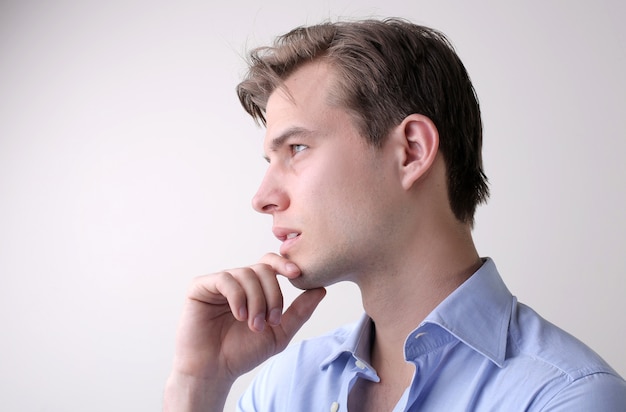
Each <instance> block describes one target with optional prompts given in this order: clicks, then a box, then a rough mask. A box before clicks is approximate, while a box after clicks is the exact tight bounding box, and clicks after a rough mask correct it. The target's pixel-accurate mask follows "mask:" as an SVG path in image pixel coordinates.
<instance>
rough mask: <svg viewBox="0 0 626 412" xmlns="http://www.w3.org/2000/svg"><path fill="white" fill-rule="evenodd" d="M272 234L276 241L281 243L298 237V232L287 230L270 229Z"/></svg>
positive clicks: (280, 228)
mask: <svg viewBox="0 0 626 412" xmlns="http://www.w3.org/2000/svg"><path fill="white" fill-rule="evenodd" d="M272 232H273V233H274V236H276V239H278V240H280V241H281V242H285V241H287V240H292V239H295V238H297V237H298V236H300V232H299V231H297V230H295V229H289V228H282V227H274V228H273V229H272Z"/></svg>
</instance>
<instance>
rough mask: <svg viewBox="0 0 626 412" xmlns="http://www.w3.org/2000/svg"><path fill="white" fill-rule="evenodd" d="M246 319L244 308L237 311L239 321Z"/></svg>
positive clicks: (246, 314)
mask: <svg viewBox="0 0 626 412" xmlns="http://www.w3.org/2000/svg"><path fill="white" fill-rule="evenodd" d="M246 319H248V311H247V310H246V307H245V306H244V307H242V308H241V309H239V320H246Z"/></svg>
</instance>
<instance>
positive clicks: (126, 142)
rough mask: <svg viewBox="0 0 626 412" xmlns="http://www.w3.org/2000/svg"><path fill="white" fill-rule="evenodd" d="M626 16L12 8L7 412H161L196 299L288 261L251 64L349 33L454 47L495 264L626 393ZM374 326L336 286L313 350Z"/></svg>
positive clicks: (6, 76)
mask: <svg viewBox="0 0 626 412" xmlns="http://www.w3.org/2000/svg"><path fill="white" fill-rule="evenodd" d="M313 3H315V4H313ZM624 4H626V3H624V2H621V1H619V0H614V1H608V0H605V1H594V2H591V1H587V2H584V1H564V0H563V1H551V0H547V1H540V0H534V1H517V2H514V1H512V2H499V1H491V2H489V1H473V2H466V1H461V0H459V1H437V2H435V1H431V2H426V1H417V0H413V1H410V2H409V1H406V0H385V1H363V0H342V1H334V2H330V1H319V2H308V3H298V2H295V1H276V0H266V1H262V2H255V1H252V0H231V1H228V2H212V1H199V0H198V1H180V2H160V1H150V2H148V1H146V2H142V3H139V2H132V1H120V2H116V1H112V2H108V1H97V2H96V1H92V2H86V1H74V2H70V1H28V0H25V1H7V0H4V1H2V2H0V327H1V332H0V333H1V339H0V410H3V411H29V412H30V411H77V412H78V411H156V410H159V409H160V408H161V398H162V391H163V385H164V382H165V380H166V377H167V374H168V370H169V367H170V362H171V357H172V353H173V339H174V332H175V328H176V322H177V319H178V316H179V314H180V309H181V304H182V301H183V298H184V295H185V291H186V288H187V286H188V285H189V282H190V281H191V279H192V278H193V277H194V276H196V275H201V274H205V273H209V272H213V271H217V270H220V269H224V268H229V267H233V266H240V265H245V264H249V263H253V262H255V261H256V260H257V259H258V258H260V257H261V256H262V255H263V254H264V253H266V252H268V251H275V250H276V249H277V246H278V242H277V241H276V240H275V239H274V238H273V236H272V235H271V233H270V226H271V222H270V219H269V218H268V217H266V216H260V215H257V214H256V213H255V212H253V211H252V209H251V207H250V198H251V197H252V195H253V193H254V191H255V189H256V186H257V184H258V183H259V182H260V179H261V176H262V173H263V171H264V169H265V162H264V161H263V160H262V157H261V154H262V153H261V139H262V136H263V130H262V129H260V128H258V127H256V126H255V124H254V123H253V121H252V120H251V119H250V118H249V117H247V115H246V114H245V113H244V112H243V110H242V109H241V108H240V106H239V103H238V101H237V98H236V95H235V93H234V88H235V85H236V84H237V82H238V81H239V79H240V78H241V75H242V73H243V71H244V68H245V65H244V62H243V59H242V56H243V55H244V54H245V51H246V50H247V49H249V48H250V47H252V46H256V45H261V44H265V43H267V42H268V41H269V40H270V39H272V38H273V37H274V35H277V34H280V33H283V32H285V31H286V30H288V29H291V28H292V27H295V26H297V25H302V24H306V23H317V22H319V21H321V20H323V19H327V18H332V19H336V18H337V17H350V18H356V17H369V16H374V17H386V16H400V17H405V18H408V19H410V20H412V21H414V22H416V23H422V24H426V25H430V26H433V27H436V28H438V29H441V30H442V31H444V32H445V33H446V34H448V36H449V37H450V38H451V39H452V41H453V43H454V44H455V46H456V48H457V51H458V53H459V55H460V56H461V58H462V59H463V60H464V62H465V64H466V66H467V68H468V71H469V72H470V75H471V76H472V79H473V81H474V85H475V87H476V89H477V92H478V95H479V98H480V101H481V104H482V109H483V116H484V124H485V148H484V153H485V167H486V172H487V174H488V176H489V177H490V181H491V190H492V198H491V201H490V202H489V204H488V205H487V206H483V207H482V208H480V210H479V213H478V216H477V225H476V230H475V237H476V242H477V245H478V248H479V251H480V253H481V254H482V255H484V256H491V257H493V258H494V259H495V261H496V264H497V265H498V267H499V269H500V271H501V272H502V274H503V277H504V278H505V281H506V282H507V284H508V285H509V287H510V289H511V290H512V291H513V293H514V294H516V295H517V296H518V297H519V299H520V300H521V301H523V302H526V303H528V304H530V305H531V306H533V307H534V308H535V309H537V310H538V311H539V312H540V313H542V314H543V315H544V316H545V317H547V318H548V319H550V320H552V321H553V322H555V323H557V324H558V325H560V326H561V327H563V328H564V329H566V330H567V331H569V332H571V333H573V334H575V335H576V336H578V337H579V338H580V339H582V340H583V341H584V342H586V343H587V344H589V345H590V346H591V347H592V348H594V349H595V350H596V351H597V352H599V353H600V354H601V355H602V356H603V357H604V358H605V359H607V360H608V361H609V362H610V363H611V364H612V365H613V366H614V367H615V368H616V369H617V370H618V371H619V372H620V373H621V374H622V375H626V356H625V355H624V352H623V347H624V342H625V341H626V319H625V316H624V314H625V313H626V299H624V295H625V292H626V280H625V277H626V270H625V269H626V262H625V253H624V246H625V245H626V219H625V214H624V211H625V210H626V185H625V184H624V180H625V179H624V178H625V177H626V166H625V164H626V163H625V162H624V159H623V158H624V154H625V153H626V136H625V132H624V127H625V126H626V122H625V118H626V116H625V114H626V113H625V109H626V81H625V80H624V73H626V48H625V41H626V26H624V24H623V19H624V17H625V16H626V7H625V6H624ZM286 294H287V296H288V299H290V298H292V297H293V296H294V291H292V290H291V289H288V290H287V291H286ZM360 311H361V308H360V298H359V296H358V292H357V290H356V289H355V288H354V287H353V286H351V285H337V286H335V287H333V288H331V289H330V290H329V295H328V296H327V298H326V300H325V301H324V302H323V303H322V306H321V307H320V309H319V310H318V311H317V312H316V314H315V315H314V317H313V319H312V320H311V321H310V323H308V324H307V325H306V326H305V328H304V329H303V330H302V331H301V333H300V334H299V335H298V339H300V338H302V337H306V336H311V335H314V334H318V333H320V332H322V331H324V330H327V329H329V328H332V327H335V326H338V325H339V324H343V323H345V322H348V321H352V320H355V319H356V318H357V317H358V315H359V314H360ZM250 377H251V375H247V376H246V377H244V378H242V380H241V381H240V382H239V383H238V384H237V385H236V387H235V388H234V391H235V392H236V393H237V394H238V393H239V392H240V391H241V390H242V388H243V387H244V386H245V384H246V382H247V381H248V380H249V379H250ZM232 402H233V398H231V399H230V401H229V406H228V408H227V409H228V410H231V409H232V407H233V406H232V405H233V403H232Z"/></svg>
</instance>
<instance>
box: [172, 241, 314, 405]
mask: <svg viewBox="0 0 626 412" xmlns="http://www.w3.org/2000/svg"><path fill="white" fill-rule="evenodd" d="M277 274H281V275H283V276H285V277H287V278H289V279H293V278H296V277H298V276H300V269H299V268H298V267H297V266H296V265H295V264H294V263H292V262H290V261H289V260H287V259H285V258H284V257H282V256H279V255H277V254H273V253H270V254H267V255H265V256H264V257H263V259H261V261H260V262H259V263H258V264H256V265H252V266H250V267H244V268H239V269H233V270H228V271H223V272H219V273H215V274H212V275H207V276H202V277H199V278H197V279H195V281H194V283H193V284H192V286H191V289H190V291H189V294H188V297H187V301H186V303H185V307H184V309H183V315H182V319H181V321H180V324H179V329H178V334H177V339H176V354H175V358H174V366H173V370H172V373H171V375H170V378H169V380H168V384H167V388H166V394H165V409H166V410H172V411H173V410H175V411H193V410H203V411H213V410H215V411H218V410H219V411H221V410H222V408H223V405H224V402H225V400H226V397H227V395H228V391H229V390H230V387H231V386H232V384H233V382H234V381H235V380H236V379H237V378H238V377H239V376H241V375H243V374H244V373H246V372H248V371H250V370H252V369H253V368H255V367H256V366H258V365H260V364H261V363H262V362H264V361H265V360H266V359H268V358H269V357H271V356H273V355H275V354H276V353H278V352H280V351H282V350H283V349H285V347H286V346H287V344H288V343H289V341H291V339H292V338H293V336H294V335H295V334H296V332H297V331H298V330H299V329H300V327H301V326H302V325H303V324H304V323H305V322H306V321H307V320H308V319H309V318H310V316H311V314H312V313H313V311H314V310H315V308H316V307H317V305H318V304H319V302H320V301H321V300H322V298H323V297H324V295H325V290H324V289H322V288H320V289H313V290H309V291H306V292H304V293H303V294H301V295H300V296H298V297H297V298H296V299H295V300H294V301H293V303H292V304H291V306H290V307H289V308H288V309H287V311H285V313H283V295H282V292H281V290H280V286H279V284H278V279H277Z"/></svg>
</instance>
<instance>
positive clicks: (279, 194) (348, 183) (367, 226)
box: [252, 62, 401, 289]
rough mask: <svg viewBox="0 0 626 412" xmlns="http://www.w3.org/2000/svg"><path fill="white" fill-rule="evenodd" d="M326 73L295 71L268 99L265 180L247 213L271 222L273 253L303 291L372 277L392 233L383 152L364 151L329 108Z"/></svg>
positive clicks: (343, 117)
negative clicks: (291, 269)
mask: <svg viewBox="0 0 626 412" xmlns="http://www.w3.org/2000/svg"><path fill="white" fill-rule="evenodd" d="M332 76H333V71H332V69H331V68H329V67H328V66H327V65H326V64H324V63H318V62H313V63H308V64H306V65H305V66H303V67H301V68H299V69H298V70H297V71H296V72H295V73H294V74H292V75H291V76H290V77H289V78H288V79H287V80H286V81H285V87H286V90H287V91H288V93H289V94H287V93H285V90H283V89H282V88H279V89H277V90H276V91H275V92H274V93H273V94H272V95H271V96H270V98H269V100H268V103H267V110H266V119H267V132H266V136H265V141H264V150H265V154H266V157H267V159H268V161H269V166H268V169H267V172H266V175H265V177H264V179H263V181H262V183H261V186H260V187H259V190H258V192H257V193H256V195H255V196H254V198H253V202H252V203H253V206H254V208H255V209H256V210H257V211H259V212H262V213H268V214H270V215H272V217H273V232H274V235H275V236H276V237H277V238H278V239H279V240H281V241H282V245H281V247H280V253H281V254H282V255H283V256H285V257H287V258H288V259H291V260H292V261H294V262H295V263H296V264H297V265H298V266H299V267H300V269H301V271H302V276H300V277H299V278H297V279H295V280H294V281H293V283H294V285H295V286H297V287H300V288H303V289H308V288H314V287H319V286H327V285H330V284H332V283H335V282H337V281H340V280H354V281H356V280H358V277H359V276H361V274H362V273H364V272H366V271H372V270H375V269H376V266H377V265H378V264H379V263H381V262H382V261H383V260H384V259H383V256H384V254H385V253H386V252H385V250H386V249H387V250H389V249H390V248H392V247H393V243H392V242H391V239H393V234H394V233H395V231H396V230H397V229H398V228H397V227H396V226H397V224H398V221H397V220H396V219H395V218H394V214H397V213H399V212H400V213H401V211H400V210H398V208H397V207H396V206H394V205H396V204H398V202H397V201H396V199H397V197H398V193H399V190H398V188H399V184H397V183H396V180H397V179H395V177H397V176H396V175H397V167H395V164H394V163H393V161H392V160H391V159H392V158H393V154H392V153H391V152H390V150H388V149H386V147H385V146H383V148H380V149H377V148H374V147H372V146H370V145H368V144H367V142H366V141H365V138H364V137H362V136H361V135H360V134H359V132H358V130H357V129H356V127H355V125H354V122H353V120H352V118H351V117H350V115H349V114H348V112H346V111H345V110H344V109H342V108H340V107H337V106H332V105H330V104H329V102H328V92H329V87H330V85H331V81H332Z"/></svg>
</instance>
